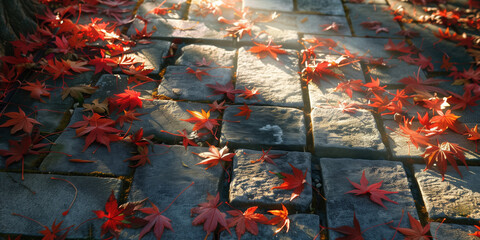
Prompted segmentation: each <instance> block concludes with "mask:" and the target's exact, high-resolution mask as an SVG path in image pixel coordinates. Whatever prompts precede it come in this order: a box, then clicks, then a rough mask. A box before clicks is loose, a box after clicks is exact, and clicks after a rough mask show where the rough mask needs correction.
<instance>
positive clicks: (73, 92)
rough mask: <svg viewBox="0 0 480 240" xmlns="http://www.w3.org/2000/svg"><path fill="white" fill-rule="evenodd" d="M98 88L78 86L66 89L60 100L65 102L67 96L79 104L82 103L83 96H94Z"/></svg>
mask: <svg viewBox="0 0 480 240" xmlns="http://www.w3.org/2000/svg"><path fill="white" fill-rule="evenodd" d="M97 89H98V87H91V86H88V85H78V86H73V87H66V88H64V89H63V91H62V100H65V98H66V97H68V96H69V95H70V96H71V97H73V98H74V99H75V100H77V101H79V102H83V94H94V93H95V91H97Z"/></svg>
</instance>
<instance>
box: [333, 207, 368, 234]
mask: <svg viewBox="0 0 480 240" xmlns="http://www.w3.org/2000/svg"><path fill="white" fill-rule="evenodd" d="M331 229H332V230H333V231H335V232H339V233H341V234H344V235H346V236H345V237H341V238H337V240H364V238H363V237H362V229H361V228H360V223H359V222H358V220H357V217H356V216H355V212H353V227H350V226H341V227H336V228H331Z"/></svg>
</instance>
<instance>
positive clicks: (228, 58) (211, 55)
mask: <svg viewBox="0 0 480 240" xmlns="http://www.w3.org/2000/svg"><path fill="white" fill-rule="evenodd" d="M177 55H179V57H178V59H177V60H176V61H175V64H176V65H185V66H190V67H191V66H196V65H198V63H203V59H205V61H206V62H207V63H210V66H205V67H221V66H223V67H230V66H234V64H235V49H234V48H221V47H217V46H214V45H200V44H189V45H185V46H183V47H182V48H180V49H179V50H178V51H177Z"/></svg>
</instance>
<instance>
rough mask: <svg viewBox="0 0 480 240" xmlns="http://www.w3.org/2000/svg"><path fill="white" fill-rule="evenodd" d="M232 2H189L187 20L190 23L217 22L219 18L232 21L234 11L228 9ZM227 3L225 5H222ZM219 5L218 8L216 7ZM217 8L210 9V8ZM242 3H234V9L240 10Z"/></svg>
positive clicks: (199, 0) (194, 0)
mask: <svg viewBox="0 0 480 240" xmlns="http://www.w3.org/2000/svg"><path fill="white" fill-rule="evenodd" d="M232 2H233V1H222V2H221V4H218V3H219V2H212V1H204V0H191V2H190V8H189V9H188V20H191V21H202V22H218V18H219V17H221V16H222V17H224V18H226V19H234V18H235V11H234V10H233V9H232V8H228V7H226V6H229V5H228V4H231V3H232ZM225 3H227V4H226V5H224V4H225ZM218 5H220V6H218ZM213 6H215V7H217V8H211V7H213ZM241 7H242V3H241V1H238V2H237V3H235V8H234V9H241Z"/></svg>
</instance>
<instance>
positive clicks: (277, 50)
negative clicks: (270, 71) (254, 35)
mask: <svg viewBox="0 0 480 240" xmlns="http://www.w3.org/2000/svg"><path fill="white" fill-rule="evenodd" d="M253 43H254V44H255V45H256V46H253V47H251V48H250V49H249V50H247V51H248V52H252V53H254V54H257V57H258V58H260V59H262V58H265V57H267V56H270V57H272V58H273V59H275V60H277V61H278V60H279V59H278V57H277V55H278V54H287V51H285V50H283V49H281V47H282V45H275V44H274V43H273V41H272V39H269V40H268V42H267V44H266V45H265V44H262V43H257V42H253Z"/></svg>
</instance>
